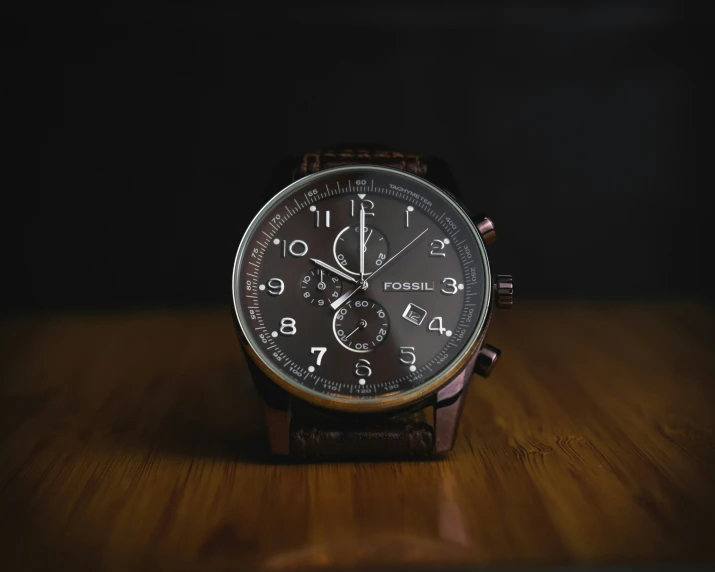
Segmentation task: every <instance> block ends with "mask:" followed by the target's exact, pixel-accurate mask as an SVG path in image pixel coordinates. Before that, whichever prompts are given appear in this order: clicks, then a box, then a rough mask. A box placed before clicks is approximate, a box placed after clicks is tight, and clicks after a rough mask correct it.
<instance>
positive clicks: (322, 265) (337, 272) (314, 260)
mask: <svg viewBox="0 0 715 572" xmlns="http://www.w3.org/2000/svg"><path fill="white" fill-rule="evenodd" d="M310 261H311V262H312V263H313V264H315V265H316V266H319V267H320V268H323V269H325V270H327V271H328V272H332V273H333V274H335V275H336V276H340V278H342V279H343V280H347V281H348V282H352V283H353V284H359V283H360V281H359V280H358V279H357V278H353V277H352V276H350V274H347V273H345V272H343V271H342V270H338V269H337V268H333V267H332V266H330V264H326V263H325V262H323V261H322V260H318V259H317V258H311V259H310Z"/></svg>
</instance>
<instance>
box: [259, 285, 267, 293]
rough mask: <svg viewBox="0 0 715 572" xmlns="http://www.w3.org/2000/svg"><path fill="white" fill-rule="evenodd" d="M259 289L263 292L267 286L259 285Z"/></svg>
mask: <svg viewBox="0 0 715 572" xmlns="http://www.w3.org/2000/svg"><path fill="white" fill-rule="evenodd" d="M258 289H259V290H260V291H261V292H262V291H263V290H265V289H266V286H265V285H264V284H259V286H258Z"/></svg>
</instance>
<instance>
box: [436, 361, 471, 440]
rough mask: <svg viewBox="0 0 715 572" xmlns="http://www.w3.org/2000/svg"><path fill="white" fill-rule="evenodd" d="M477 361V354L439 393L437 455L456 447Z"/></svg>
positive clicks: (437, 404)
mask: <svg viewBox="0 0 715 572" xmlns="http://www.w3.org/2000/svg"><path fill="white" fill-rule="evenodd" d="M476 360H477V352H475V354H474V355H473V356H472V357H471V358H470V360H469V361H468V362H467V365H466V366H465V367H464V369H462V371H461V372H459V374H457V375H456V376H455V378H454V379H453V380H452V381H450V382H449V383H448V384H447V385H446V386H445V387H443V388H442V389H440V390H439V392H438V393H437V403H436V404H435V406H434V436H435V443H434V452H435V453H446V452H447V451H449V450H451V449H452V447H453V446H454V440H455V438H456V436H457V428H458V427H459V418H460V417H461V416H462V408H463V407H464V400H465V397H466V395H467V388H468V385H469V380H470V379H471V378H472V373H473V372H474V364H475V363H476ZM455 398H456V399H455Z"/></svg>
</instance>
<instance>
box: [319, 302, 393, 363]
mask: <svg viewBox="0 0 715 572" xmlns="http://www.w3.org/2000/svg"><path fill="white" fill-rule="evenodd" d="M333 333H334V334H335V338H336V339H337V340H338V342H339V343H340V345H342V346H343V347H344V348H347V349H349V350H350V351H353V352H360V353H364V352H369V351H371V350H374V349H375V348H376V347H377V346H379V345H380V344H381V343H382V342H384V341H385V339H387V336H388V334H389V333H390V318H389V316H388V315H387V311H386V310H385V308H383V307H382V306H381V305H380V304H378V303H377V302H375V301H374V300H364V299H363V300H351V301H350V302H348V303H347V304H345V305H344V306H343V307H342V308H340V310H338V311H337V312H336V313H335V317H334V318H333Z"/></svg>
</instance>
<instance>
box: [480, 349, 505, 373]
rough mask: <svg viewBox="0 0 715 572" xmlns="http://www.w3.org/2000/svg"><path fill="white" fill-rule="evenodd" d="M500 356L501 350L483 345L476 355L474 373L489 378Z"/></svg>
mask: <svg viewBox="0 0 715 572" xmlns="http://www.w3.org/2000/svg"><path fill="white" fill-rule="evenodd" d="M500 355H501V350H500V349H499V348H495V347H494V346H490V345H489V344H484V345H483V346H482V349H481V350H479V354H478V355H477V362H476V363H475V364H474V373H478V374H479V375H481V376H482V377H489V374H490V373H492V370H493V369H494V366H495V365H496V364H497V361H499V356H500Z"/></svg>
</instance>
